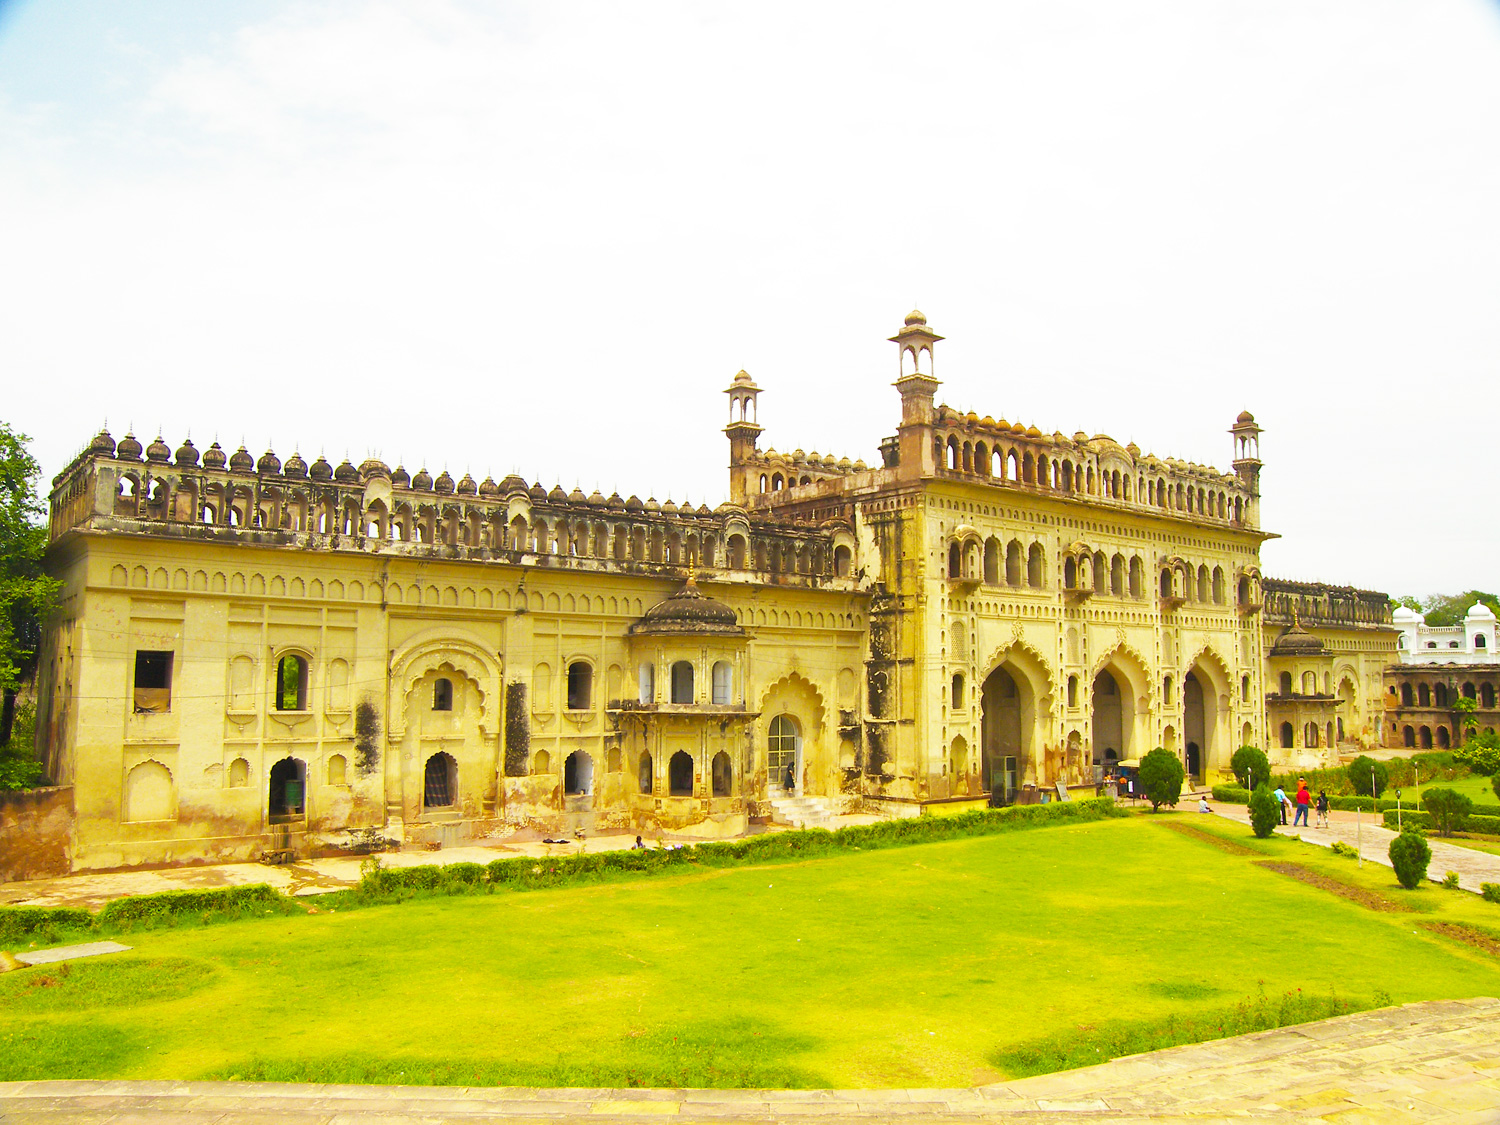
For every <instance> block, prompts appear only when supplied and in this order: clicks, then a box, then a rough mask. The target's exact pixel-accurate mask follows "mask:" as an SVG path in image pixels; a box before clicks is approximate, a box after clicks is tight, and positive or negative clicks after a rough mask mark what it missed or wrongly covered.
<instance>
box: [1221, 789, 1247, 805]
mask: <svg viewBox="0 0 1500 1125" xmlns="http://www.w3.org/2000/svg"><path fill="white" fill-rule="evenodd" d="M1212 793H1213V798H1214V800H1215V801H1220V802H1222V803H1224V804H1226V805H1248V804H1249V803H1250V790H1248V789H1241V788H1240V787H1239V786H1238V785H1215V786H1214V787H1213V789H1212Z"/></svg>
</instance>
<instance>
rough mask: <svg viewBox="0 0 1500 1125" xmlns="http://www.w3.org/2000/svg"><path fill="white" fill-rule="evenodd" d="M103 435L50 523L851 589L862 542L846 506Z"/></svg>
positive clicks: (74, 471) (54, 498)
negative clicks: (587, 491)
mask: <svg viewBox="0 0 1500 1125" xmlns="http://www.w3.org/2000/svg"><path fill="white" fill-rule="evenodd" d="M145 453H146V456H145V457H144V459H143V458H142V450H141V447H140V444H139V442H136V441H135V440H134V439H133V438H127V439H125V440H122V441H121V442H120V443H119V445H118V446H116V445H115V443H114V442H113V441H112V440H111V439H110V436H109V434H108V433H101V434H99V435H98V436H96V437H95V438H94V439H93V441H92V442H91V443H90V445H89V447H88V449H86V450H85V451H84V452H83V453H81V454H80V455H79V456H78V457H77V458H75V459H74V461H73V462H72V463H71V464H70V465H69V466H68V467H67V468H66V469H65V470H64V471H63V472H62V473H60V474H59V475H58V476H57V478H56V479H55V480H54V481H53V488H52V493H51V497H50V500H51V513H50V528H49V535H50V538H51V539H52V540H54V541H55V540H58V539H60V538H62V537H63V536H65V535H67V534H69V533H70V532H72V531H75V530H84V529H87V530H93V531H109V532H129V533H135V534H146V535H159V536H163V537H173V538H186V539H200V540H211V541H218V542H225V541H228V542H245V543H254V544H258V545H261V546H283V547H295V548H299V549H309V548H310V549H325V550H344V551H348V550H354V551H360V552H365V553H370V554H376V555H387V554H388V555H402V556H413V557H429V558H440V559H455V560H474V561H494V562H510V563H526V564H530V565H536V566H548V567H559V568H575V567H576V568H580V569H594V570H600V569H603V570H620V571H629V572H632V573H658V574H661V575H664V576H669V575H670V576H677V577H681V576H682V575H684V574H685V573H686V572H687V571H688V570H689V569H691V568H695V567H696V568H698V569H699V570H714V571H721V572H728V573H729V575H730V576H732V575H733V574H734V573H736V572H744V573H745V574H746V575H747V577H748V576H750V575H752V574H753V575H755V576H756V577H757V580H758V581H765V582H772V583H789V584H793V585H797V584H801V585H817V586H827V585H833V586H835V587H837V586H847V587H848V588H849V589H851V590H853V589H854V588H855V584H854V579H853V578H852V577H851V575H853V574H854V573H855V569H856V568H855V567H854V566H853V558H854V553H855V551H856V549H857V547H856V543H855V539H854V534H853V530H852V528H851V527H850V526H849V525H848V524H847V522H845V521H842V520H825V521H820V522H818V523H816V524H811V523H808V522H799V521H796V520H792V519H786V518H780V517H778V518H768V517H767V516H765V515H764V514H761V513H754V512H748V511H746V510H745V509H744V508H740V507H737V506H735V505H731V504H721V505H719V506H718V507H717V508H714V509H710V508H709V507H708V506H707V505H706V504H700V505H698V506H697V507H694V506H693V505H691V504H683V505H681V506H678V505H677V504H675V503H673V502H672V501H671V500H668V501H666V502H665V503H660V504H659V503H657V501H656V500H655V499H647V500H644V501H642V500H641V499H639V498H638V497H635V496H631V497H629V498H622V497H621V496H620V495H619V494H618V493H616V494H615V495H613V496H610V497H608V498H606V497H604V496H602V495H600V494H599V493H598V492H597V491H596V492H594V493H593V494H592V495H590V496H585V495H584V494H583V492H582V491H581V490H579V489H576V488H575V489H574V490H573V491H572V492H565V491H563V489H562V488H560V487H554V488H552V489H550V490H549V489H547V488H545V487H544V486H543V485H541V484H531V485H528V484H527V483H526V482H525V481H524V480H522V479H521V478H520V477H517V476H510V477H506V478H505V480H503V481H501V482H499V483H498V484H497V483H496V482H495V481H493V480H491V479H488V478H486V479H485V480H484V481H483V482H481V483H477V484H476V483H475V481H474V480H473V478H472V477H471V476H469V475H468V474H465V475H464V476H463V478H462V479H461V480H459V481H457V482H455V481H454V480H453V478H452V477H451V476H450V475H449V474H448V473H447V472H443V473H440V474H439V475H438V477H437V478H436V479H434V478H433V477H432V476H431V475H430V474H429V473H427V471H426V470H425V469H421V470H419V471H418V472H417V474H416V475H415V476H409V475H408V474H407V472H406V470H405V469H404V468H401V467H399V466H398V467H397V468H396V469H395V470H391V469H390V468H388V467H387V466H386V465H385V464H384V463H382V462H380V461H378V460H374V459H371V460H367V461H365V462H364V463H363V464H362V465H360V466H358V467H357V468H356V467H355V466H354V465H352V464H351V463H350V462H349V461H347V460H346V461H344V462H343V463H342V464H340V465H338V466H337V467H334V466H332V465H330V464H329V463H328V462H327V461H326V460H324V459H323V458H322V457H319V458H318V459H317V460H316V461H314V462H313V464H312V465H311V466H309V465H307V463H306V462H304V461H303V459H302V458H301V457H300V456H298V455H296V454H293V455H292V457H291V458H289V459H288V460H287V462H286V463H285V464H284V465H283V464H282V462H281V461H280V460H279V459H278V458H277V457H276V455H275V454H274V453H272V452H270V451H267V452H266V453H265V454H264V455H262V456H261V457H260V458H259V460H258V461H257V460H255V459H253V458H252V457H251V455H250V454H249V453H248V451H246V450H244V449H243V448H241V449H240V450H238V451H236V452H235V453H234V454H232V455H229V456H226V455H225V454H224V452H223V451H222V450H220V449H219V448H218V446H217V443H216V444H215V445H214V446H213V447H211V448H210V449H209V450H208V451H206V452H205V454H204V455H203V457H202V463H201V464H200V463H199V456H198V451H197V450H196V449H194V448H193V447H192V443H191V442H190V441H189V442H184V443H183V446H182V447H181V448H179V449H178V451H177V455H176V458H175V459H173V458H172V457H171V454H170V452H169V451H168V449H167V446H166V444H165V443H164V442H162V441H161V440H160V439H159V438H158V439H157V440H156V441H155V442H153V443H152V444H151V447H150V448H149V449H148V450H146V451H145Z"/></svg>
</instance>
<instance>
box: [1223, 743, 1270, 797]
mask: <svg viewBox="0 0 1500 1125" xmlns="http://www.w3.org/2000/svg"><path fill="white" fill-rule="evenodd" d="M1229 768H1230V769H1231V770H1232V771H1234V776H1235V778H1236V779H1237V780H1238V781H1239V783H1240V784H1241V785H1243V786H1244V787H1245V788H1246V789H1258V788H1259V787H1260V786H1262V785H1264V784H1266V782H1268V781H1270V780H1271V762H1270V760H1269V759H1268V758H1267V757H1266V752H1265V751H1264V750H1262V749H1261V748H1260V747H1259V746H1241V747H1240V748H1239V749H1238V750H1236V751H1235V752H1234V757H1232V758H1230V759H1229Z"/></svg>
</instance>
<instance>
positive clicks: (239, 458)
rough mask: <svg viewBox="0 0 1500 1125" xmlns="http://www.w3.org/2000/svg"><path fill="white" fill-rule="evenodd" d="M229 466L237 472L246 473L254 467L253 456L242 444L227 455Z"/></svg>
mask: <svg viewBox="0 0 1500 1125" xmlns="http://www.w3.org/2000/svg"><path fill="white" fill-rule="evenodd" d="M229 467H230V468H231V469H233V470H234V471H235V472H237V473H248V472H250V471H251V470H252V469H254V468H255V458H254V457H252V456H250V451H249V450H248V449H246V448H245V447H244V446H243V445H242V446H240V447H239V448H238V449H236V450H235V451H234V452H233V453H231V454H230V455H229Z"/></svg>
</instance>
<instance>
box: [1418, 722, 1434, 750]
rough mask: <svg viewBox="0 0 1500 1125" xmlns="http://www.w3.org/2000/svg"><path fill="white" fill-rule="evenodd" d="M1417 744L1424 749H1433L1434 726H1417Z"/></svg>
mask: <svg viewBox="0 0 1500 1125" xmlns="http://www.w3.org/2000/svg"><path fill="white" fill-rule="evenodd" d="M1417 746H1418V747H1420V748H1421V749H1423V750H1431V749H1432V728H1431V727H1418V728H1417Z"/></svg>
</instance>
